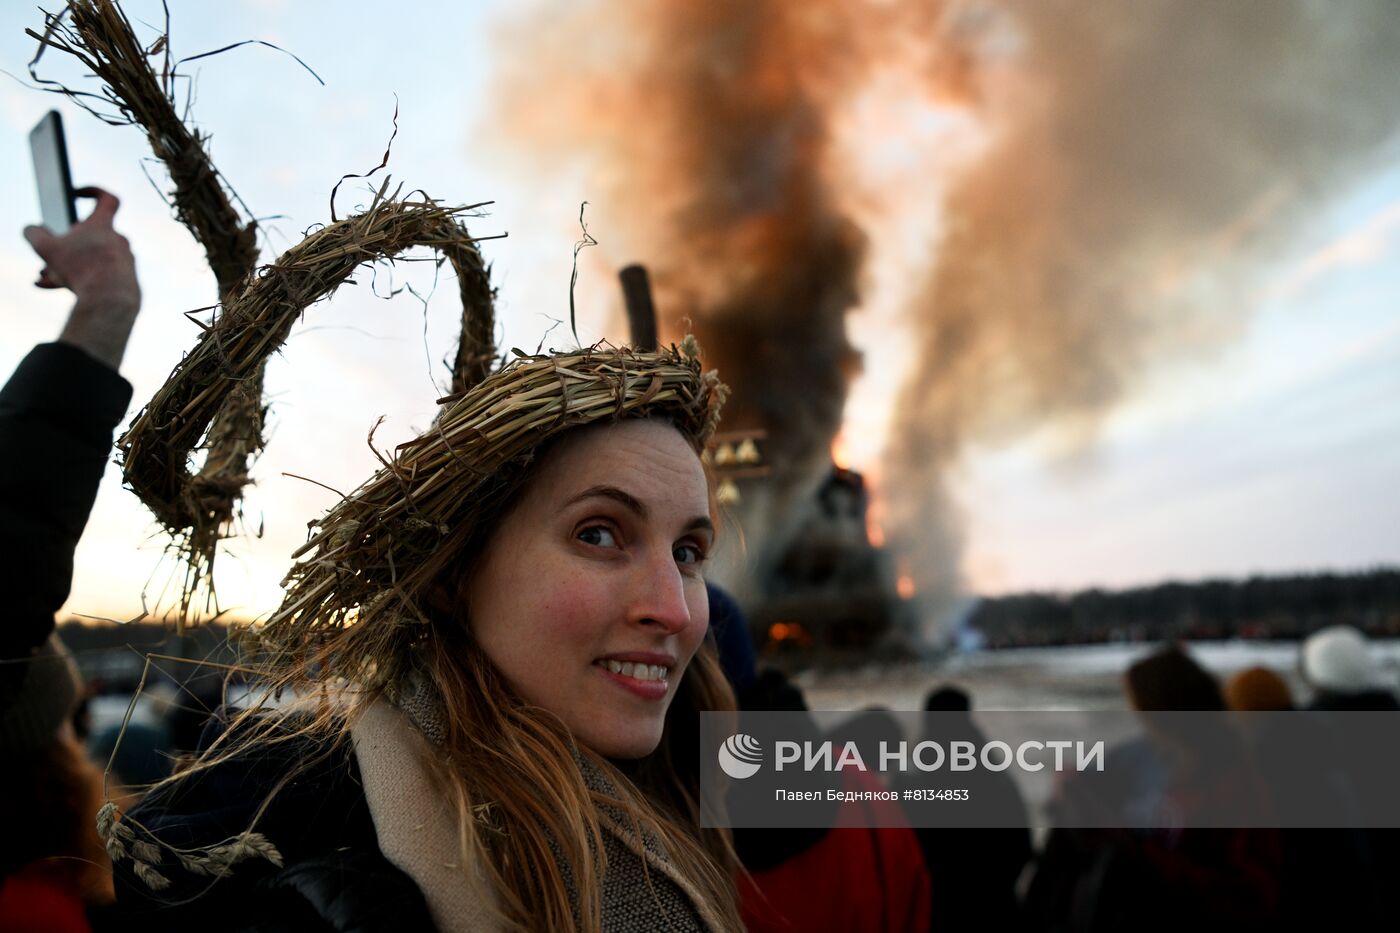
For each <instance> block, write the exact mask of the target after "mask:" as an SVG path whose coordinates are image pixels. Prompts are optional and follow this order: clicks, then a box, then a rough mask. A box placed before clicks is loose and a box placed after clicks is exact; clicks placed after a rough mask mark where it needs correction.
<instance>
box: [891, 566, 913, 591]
mask: <svg viewBox="0 0 1400 933" xmlns="http://www.w3.org/2000/svg"><path fill="white" fill-rule="evenodd" d="M894 590H895V592H896V593H898V594H899V598H900V599H913V598H914V575H913V574H912V573H910V572H909V562H908V561H906V560H901V561H900V562H899V576H898V577H896V578H895V583H894Z"/></svg>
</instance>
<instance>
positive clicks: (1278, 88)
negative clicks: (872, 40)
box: [885, 0, 1400, 593]
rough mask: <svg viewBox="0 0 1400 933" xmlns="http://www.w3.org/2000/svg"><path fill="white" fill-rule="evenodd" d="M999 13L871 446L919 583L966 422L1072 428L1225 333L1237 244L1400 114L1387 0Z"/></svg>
mask: <svg viewBox="0 0 1400 933" xmlns="http://www.w3.org/2000/svg"><path fill="white" fill-rule="evenodd" d="M1004 13H1005V15H1004V16H1002V17H1001V18H1000V19H998V20H997V21H996V22H995V23H989V25H988V28H989V29H990V30H993V31H996V32H998V33H999V34H1000V38H999V39H998V40H997V41H994V42H989V43H987V44H986V46H984V48H993V47H995V48H1000V49H1001V50H1002V51H1001V55H1002V56H1003V60H1002V61H1001V62H1000V63H993V64H989V65H988V67H987V69H986V77H987V81H986V83H985V84H984V85H983V92H984V97H983V112H982V117H983V120H984V121H985V123H986V125H987V126H988V128H989V130H990V132H991V134H992V135H991V139H992V142H991V143H990V145H989V147H988V149H987V150H985V151H984V153H983V154H982V155H981V156H980V157H979V158H978V159H977V160H976V162H975V163H974V164H973V165H971V166H970V167H969V169H968V170H967V171H966V172H965V173H964V174H962V175H961V176H960V177H959V178H958V179H957V180H956V181H955V183H954V185H953V187H952V189H951V191H950V194H949V197H948V200H947V202H946V203H945V204H944V205H943V210H944V211H945V216H946V218H947V222H946V230H947V233H946V236H945V238H944V239H943V241H942V242H941V244H940V246H939V249H938V250H937V253H936V259H935V261H934V263H933V265H932V267H931V269H930V270H929V271H928V273H927V278H926V281H925V284H924V286H923V290H922V293H921V294H920V295H919V297H918V298H917V299H916V301H915V304H914V306H913V308H912V309H911V312H912V313H911V315H910V321H911V324H912V325H913V327H914V329H915V333H916V335H917V336H916V339H917V340H918V349H917V351H916V359H917V360H918V362H917V363H916V366H917V370H916V372H915V373H914V377H915V378H912V379H910V380H909V381H908V383H907V384H906V386H905V388H904V390H903V392H902V394H901V396H900V399H899V402H898V407H897V409H896V413H895V420H894V423H893V427H892V432H891V435H890V443H889V447H888V450H887V455H886V460H885V470H886V477H887V483H888V487H887V491H888V494H889V496H890V497H891V503H890V515H891V520H892V525H893V527H892V528H891V529H890V531H891V541H892V542H893V543H894V544H895V545H896V546H897V547H900V548H901V549H903V551H904V552H905V553H906V554H907V555H908V558H909V560H910V567H911V569H912V570H913V572H914V574H915V577H916V580H917V582H918V583H919V584H921V585H920V587H919V589H920V591H922V592H934V593H936V592H940V591H941V592H947V591H948V590H949V589H950V588H952V587H953V586H954V585H955V584H956V583H957V579H956V576H955V574H956V569H957V558H958V551H957V542H958V535H957V522H956V520H955V518H954V516H953V513H952V511H951V509H950V507H949V503H948V497H947V494H946V492H945V487H944V485H943V478H944V477H945V476H946V475H947V470H948V468H949V467H950V466H951V465H952V464H953V463H954V462H955V461H956V460H957V458H958V455H959V452H960V451H961V450H962V449H963V447H964V445H965V444H966V443H967V442H968V441H969V440H970V439H975V438H979V437H981V438H985V437H988V436H997V437H1007V436H1012V435H1015V434H1017V433H1021V432H1024V431H1026V430H1029V429H1034V428H1038V427H1046V426H1049V427H1058V428H1060V429H1062V430H1064V431H1066V432H1067V433H1069V434H1070V435H1071V436H1073V437H1078V438H1085V437H1089V436H1092V432H1093V429H1094V426H1095V423H1096V421H1097V420H1098V419H1099V418H1101V417H1102V416H1103V415H1104V414H1105V413H1106V412H1107V411H1108V410H1109V409H1110V407H1111V406H1112V405H1113V404H1114V403H1116V402H1118V401H1119V400H1120V399H1122V398H1123V397H1124V395H1125V393H1127V392H1129V391H1131V390H1132V388H1133V384H1134V379H1135V376H1136V375H1137V374H1139V373H1141V372H1142V371H1143V370H1144V369H1145V368H1147V367H1148V366H1149V365H1151V364H1152V363H1153V362H1154V361H1156V360H1158V359H1160V358H1162V357H1164V356H1167V355H1171V354H1180V353H1183V352H1193V351H1194V352H1197V353H1199V352H1200V351H1201V350H1202V349H1204V348H1206V347H1208V346H1209V345H1210V344H1211V343H1212V342H1218V341H1219V340H1221V339H1223V338H1225V337H1228V336H1229V335H1231V334H1232V333H1236V332H1238V330H1239V328H1240V327H1241V321H1242V319H1243V316H1244V315H1245V314H1247V312H1248V310H1249V309H1248V307H1247V295H1246V293H1245V292H1246V289H1245V288H1244V287H1243V286H1244V285H1245V284H1246V282H1252V284H1253V285H1254V286H1257V285H1258V282H1257V280H1253V279H1252V277H1251V275H1250V273H1251V271H1253V270H1251V265H1252V264H1253V263H1254V261H1256V260H1259V259H1262V258H1265V257H1267V256H1268V255H1270V254H1271V253H1276V251H1277V248H1278V247H1279V246H1281V245H1282V244H1283V243H1284V241H1285V240H1286V239H1287V238H1288V237H1290V235H1293V234H1295V233H1296V232H1297V230H1298V229H1299V227H1300V224H1301V223H1302V222H1304V221H1306V220H1307V219H1308V212H1309V211H1310V210H1313V209H1315V208H1317V207H1318V206H1319V205H1320V204H1321V203H1322V198H1323V196H1324V195H1329V194H1336V193H1337V191H1338V190H1339V189H1340V187H1341V185H1342V184H1343V183H1345V182H1347V181H1349V180H1351V179H1353V178H1354V177H1356V176H1357V175H1358V174H1359V172H1360V171H1361V170H1363V169H1365V168H1367V167H1371V166H1373V165H1375V164H1376V163H1377V162H1378V160H1379V158H1380V156H1381V155H1382V153H1383V151H1384V150H1385V148H1386V146H1385V144H1386V143H1388V142H1389V141H1391V140H1392V139H1393V138H1394V135H1395V131H1396V127H1397V125H1400V69H1397V68H1396V67H1395V63H1396V61H1400V17H1397V16H1396V15H1395V8H1394V7H1393V6H1392V5H1390V4H1388V3H1386V2H1384V0H1378V2H1371V3H1346V4H1327V3H1311V2H1303V0H1300V2H1291V3H1270V4H1267V5H1258V4H1249V3H1215V2H1209V0H1202V2H1182V0H1159V2H1151V3H1131V4H1126V3H1125V4H1102V3H1089V2H1048V3H1019V4H1014V5H1007V6H1005V7H1004ZM985 38H986V37H985V36H984V39H985ZM1067 531H1068V530H1067Z"/></svg>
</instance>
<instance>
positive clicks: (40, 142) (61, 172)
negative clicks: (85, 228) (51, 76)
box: [29, 110, 78, 235]
mask: <svg viewBox="0 0 1400 933" xmlns="http://www.w3.org/2000/svg"><path fill="white" fill-rule="evenodd" d="M29 151H30V153H31V154H33V156H34V180H35V181H36V182H38V184H39V210H40V212H41V213H42V216H43V218H44V226H45V227H48V228H49V230H51V231H52V232H54V233H55V234H59V235H62V234H64V233H67V232H68V230H69V228H70V227H72V226H73V225H74V224H75V223H77V222H78V209H77V205H76V204H75V203H74V198H73V176H72V175H71V174H70V173H69V171H68V145H67V143H65V142H64V139H63V118H62V117H60V116H59V114H58V111H57V110H50V111H49V112H48V113H46V114H44V118H43V119H42V120H40V121H39V122H38V124H37V125H35V127H34V129H33V130H31V131H30V133H29Z"/></svg>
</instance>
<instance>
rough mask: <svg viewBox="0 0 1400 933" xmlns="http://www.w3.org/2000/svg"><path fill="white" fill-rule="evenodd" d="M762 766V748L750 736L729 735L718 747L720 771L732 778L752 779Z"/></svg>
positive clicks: (740, 734)
mask: <svg viewBox="0 0 1400 933" xmlns="http://www.w3.org/2000/svg"><path fill="white" fill-rule="evenodd" d="M762 764H763V746H762V745H759V744H758V739H756V738H754V737H753V736H751V735H744V734H743V733H742V732H741V733H739V734H738V735H731V736H730V737H729V738H727V739H725V740H724V744H723V745H721V746H720V747H719V767H720V770H721V771H723V772H724V773H725V774H727V775H729V776H730V777H732V778H735V779H736V780H737V779H742V778H746V777H752V776H753V774H754V772H756V771H758V768H759V766H760V765H762Z"/></svg>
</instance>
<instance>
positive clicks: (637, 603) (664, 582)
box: [628, 550, 691, 633]
mask: <svg viewBox="0 0 1400 933" xmlns="http://www.w3.org/2000/svg"><path fill="white" fill-rule="evenodd" d="M630 585H631V589H632V593H631V600H630V602H631V605H630V607H629V611H628V617H629V619H628V620H629V621H631V622H636V623H639V624H643V625H656V626H659V627H661V628H662V629H664V630H665V631H666V632H668V633H673V632H679V631H680V630H681V629H684V628H685V627H686V626H687V625H689V624H690V621H691V613H690V604H689V603H688V602H687V601H686V583H685V576H684V575H683V574H682V573H681V569H680V568H679V567H677V566H676V559H675V557H674V556H673V555H672V554H671V552H670V551H669V550H667V551H666V553H665V554H664V555H662V554H657V555H655V556H652V557H649V558H648V559H647V560H646V561H645V562H644V563H640V564H638V570H637V573H636V575H635V577H634V578H633V580H632V582H631V584H630Z"/></svg>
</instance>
